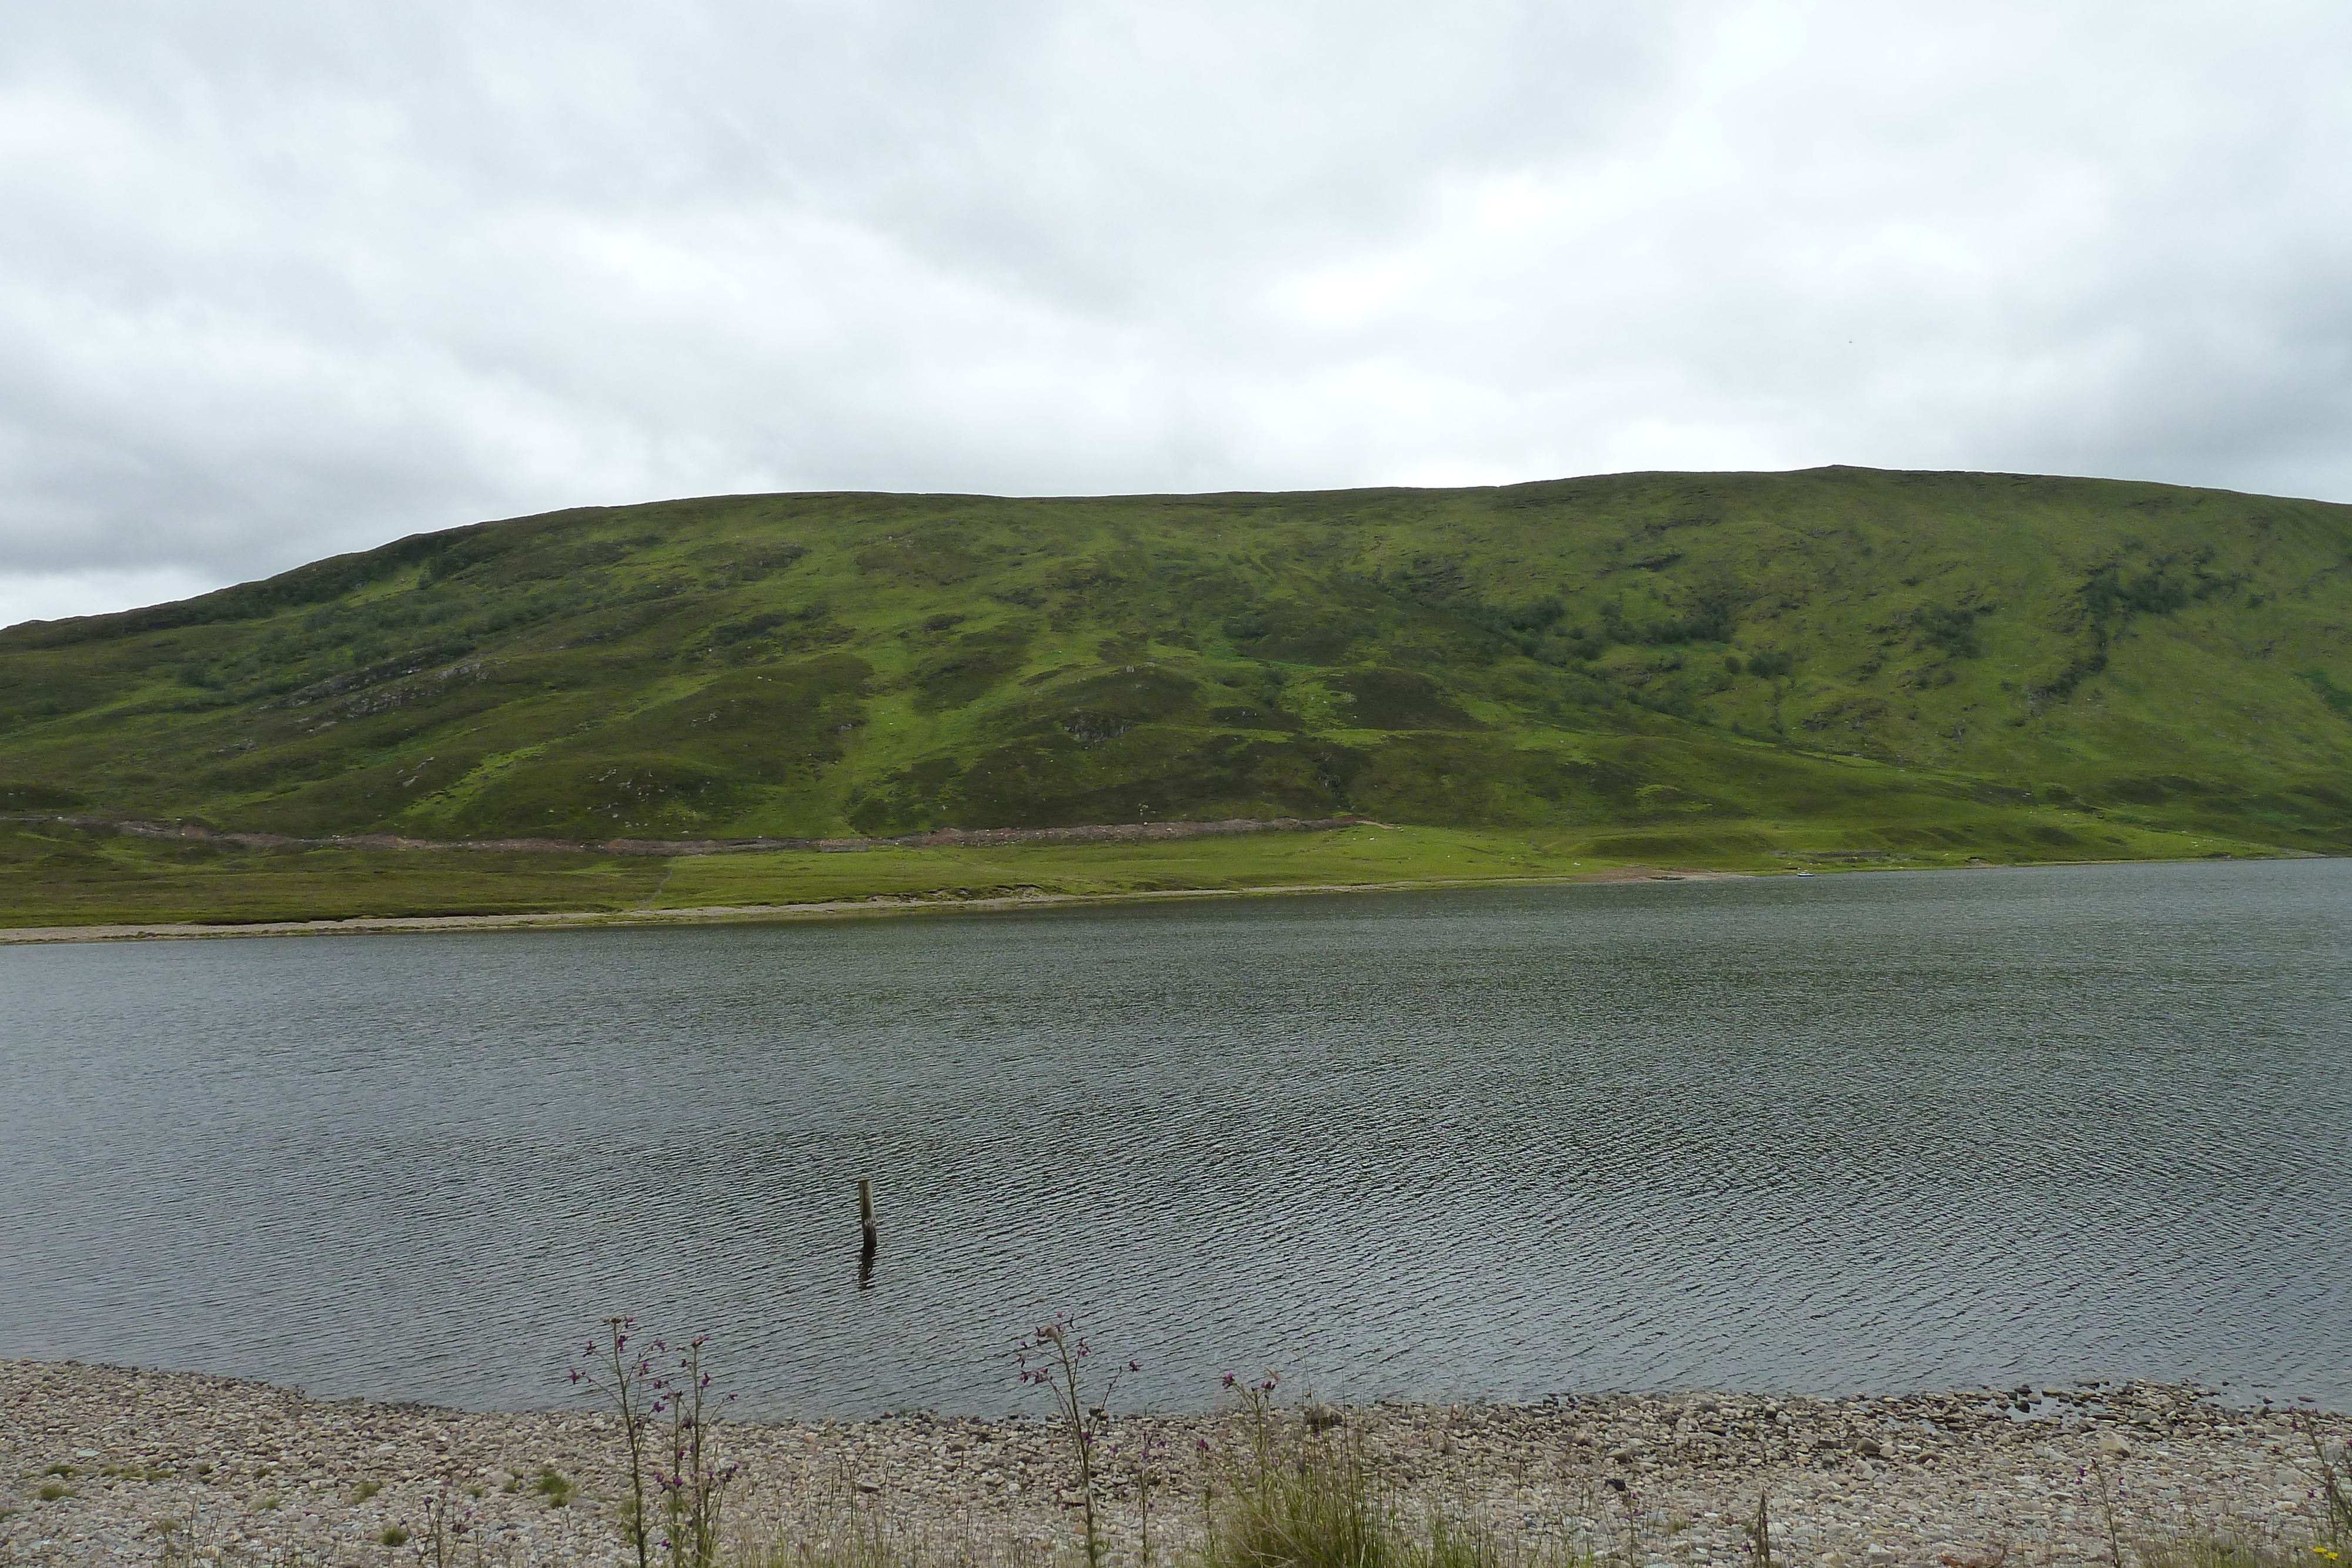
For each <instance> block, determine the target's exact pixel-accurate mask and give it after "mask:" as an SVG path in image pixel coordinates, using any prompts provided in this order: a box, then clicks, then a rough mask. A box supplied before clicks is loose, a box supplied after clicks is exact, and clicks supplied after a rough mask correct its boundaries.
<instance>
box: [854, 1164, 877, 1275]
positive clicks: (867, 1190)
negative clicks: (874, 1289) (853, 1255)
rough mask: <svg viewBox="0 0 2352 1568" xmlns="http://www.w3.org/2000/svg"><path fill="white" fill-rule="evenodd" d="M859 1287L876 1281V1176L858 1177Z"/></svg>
mask: <svg viewBox="0 0 2352 1568" xmlns="http://www.w3.org/2000/svg"><path fill="white" fill-rule="evenodd" d="M857 1229H858V1243H857V1288H858V1289H859V1290H861V1291H862V1290H864V1289H866V1287H867V1286H868V1285H871V1284H872V1283H874V1240H875V1238H874V1178H873V1177H871V1176H859V1177H858V1178H857Z"/></svg>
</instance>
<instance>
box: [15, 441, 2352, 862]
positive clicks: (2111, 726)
mask: <svg viewBox="0 0 2352 1568" xmlns="http://www.w3.org/2000/svg"><path fill="white" fill-rule="evenodd" d="M2347 566H2352V507H2340V506H2332V505H2326V504H2322V503H2317V502H2309V501H2289V500H2274V499H2267V498H2262V497H2247V496H2239V495H2233V494H2228V493H2224V492H2218V491H2206V490H2189V489H2182V488H2178V487H2174V486H2161V485H2142V484H2128V483H2120V482H2111V481H2099V480H2078V479H2050V478H2032V477H2018V476H2000V475H1970V474H1907V473H1881V472H1875V471H1870V470H1860V469H1850V468H1831V469H1821V470H1814V471H1810V472H1805V473H1798V474H1782V475H1675V474H1647V475H1625V476H1608V477H1600V478H1589V479H1576V480H1566V481H1560V482H1556V483H1545V484H1535V485H1521V486H1507V487H1502V488H1486V489H1469V490H1358V491H1339V492H1328V493H1315V494H1297V495H1236V496H1186V497H1122V498H1109V499H1055V500H1006V499H992V498H987V497H963V496H872V495H787V496H751V497H721V498H712V499H702V500H692V501H677V502H668V503H661V504H655V505H647V506H636V507H599V508H587V509H582V510H577V511H569V512H562V513H556V514H551V515H549V516H545V517H526V518H520V519H516V520H513V521H509V522H499V523H486V524H481V525H478V526H475V527H471V528H455V529H450V530H448V531H446V532H442V533H436V534H426V535H419V536H416V537H414V538H407V539H403V540H401V541H399V542H398V543H395V544H392V545H387V546H385V547H383V549H376V550H371V551H367V552H364V553H362V554H358V555H351V556H341V557H337V558H335V559H330V560H325V561H320V562H318V563H316V564H313V565H311V566H308V567H304V568H301V569H299V570H295V571H291V572H289V573H286V574H284V575H283V576H280V577H277V578H272V579H270V580H267V581H263V582H257V583H248V584H245V585H243V586H240V587H236V588H231V589H226V590H224V591H220V592H217V593H213V594H207V595H205V596H204V597H202V598H198V599H194V600H189V601H184V602H182V603H177V604H169V605H163V606H158V607H156V608H153V609H148V610H141V611H134V612H128V613H124V614H120V615H107V616H95V617H89V618H84V619H79V620H74V621H65V622H32V623H28V624H26V625H22V626H17V627H14V628H11V629H8V630H7V631H5V632H0V810H9V811H14V812H18V813H43V812H74V813H80V814H85V815H91V816H104V817H131V818H162V819H177V820H184V821H200V822H204V823H208V824H211V825H213V826H215V827H218V828H224V829H254V830H268V831H282V832H290V833H299V834H312V835H315V834H325V833H348V832H355V831H396V832H400V833H403V834H408V835H413V836H416V837H421V838H433V839H465V838H479V837H486V836H499V835H511V834H533V835H550V836H559V837H565V838H582V839H590V840H604V839H609V838H614V837H618V836H630V837H655V838H682V837H705V836H722V835H724V836H733V835H778V836H824V835H838V834H848V833H862V834H888V833H901V832H907V831H918V830H922V829H928V828H932V827H937V826H943V825H951V826H961V827H1000V826H1024V825H1054V824H1068V823H1085V822H1131V821H1157V820H1164V819H1180V818H1210V817H1232V816H1275V815H1288V816H1307V817H1323V816H1332V815H1337V814H1342V813H1360V814H1363V815H1366V816H1370V817H1372V818H1375V819H1378V820H1379V821H1383V822H1389V823H1395V824H1401V825H1415V824H1418V825H1424V826H1432V827H1438V826H1442V827H1446V828H1452V829H1467V830H1485V831H1490V832H1494V833H1499V834H1505V835H1517V839H1518V840H1524V841H1528V842H1530V843H1537V844H1543V845H1550V846H1553V847H1555V848H1559V847H1561V846H1567V847H1568V849H1572V850H1581V851H1584V852H1591V853H1596V854H1599V855H1601V857H1602V858H1614V859H1619V860H1623V859H1639V858H1649V859H1669V860H1678V861H1682V862H1695V863H1732V862H1740V861H1753V860H1756V859H1758V857H1769V856H1770V855H1772V854H1773V853H1774V852H1779V851H1787V850H1789V849H1790V848H1791V847H1792V846H1793V847H1797V848H1801V847H1802V846H1803V845H1805V844H1807V843H1813V842H1819V843H1822V844H1832V843H1834V844H1836V845H1843V846H1845V847H1847V848H1853V847H1856V846H1860V847H1862V848H1864V849H1879V850H1885V851H1886V852H1890V853H1909V852H1916V854H1918V855H1920V856H1922V857H1926V858H1929V859H1936V858H1952V857H1954V856H1958V857H1960V858H1966V856H1967V855H1969V854H1971V853H1981V854H1984V855H1985V856H1986V858H1991V859H2015V858H2021V857H2023V856H2025V855H2027V854H2029V853H2030V854H2033V855H2040V856H2042V857H2043V858H2084V857H2085V856H2095V855H2101V854H2114V853H2121V852H2133V853H2146V852H2150V851H2151V848H2152V847H2160V846H2157V845H2156V841H2155V840H2152V839H2150V838H2148V837H2147V835H2150V834H2157V835H2163V834H2185V835H2189V838H2188V839H2184V840H2183V841H2181V843H2180V845H2179V852H2184V853H2185V852H2198V851H2196V850H2195V849H2194V848H2193V845H2192V841H2193V840H2200V839H2201V840H2205V841H2213V842H2226V843H2227V844H2228V845H2231V846H2235V847H2236V849H2238V850H2242V849H2243V848H2245V847H2247V846H2271V847H2274V848H2282V849H2306V850H2317V851H2322V852H2336V851H2341V850H2343V849H2346V848H2347V847H2352V782H2347V764H2352V630H2348V629H2352V572H2347ZM17 831H18V833H19V835H20V836H21V835H22V834H23V833H24V832H26V831H35V830H32V829H29V828H21V827H20V828H19V829H18V830H17ZM38 834H39V836H40V839H41V842H42V843H45V844H52V845H62V844H64V843H65V840H64V839H63V838H60V837H59V836H58V834H57V833H55V832H54V831H49V830H46V829H43V830H39V831H38ZM69 847H70V846H69ZM59 852H60V853H63V852H65V851H64V850H62V849H61V850H59ZM72 852H73V853H75V854H82V855H85V856H87V855H88V854H89V853H90V852H91V851H89V847H88V846H87V845H84V846H80V847H79V848H74V849H73V850H72ZM1563 852H1566V851H1563ZM42 853H46V851H44V852H42ZM26 855H31V856H32V858H31V859H26V858H24V857H25V856H26ZM38 861H39V855H38V854H37V853H35V852H33V851H32V850H29V849H25V848H24V847H23V846H20V853H19V855H18V858H17V860H16V863H17V864H19V865H21V866H26V867H31V866H34V865H36V864H37V863H38ZM61 863H62V862H61Z"/></svg>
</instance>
